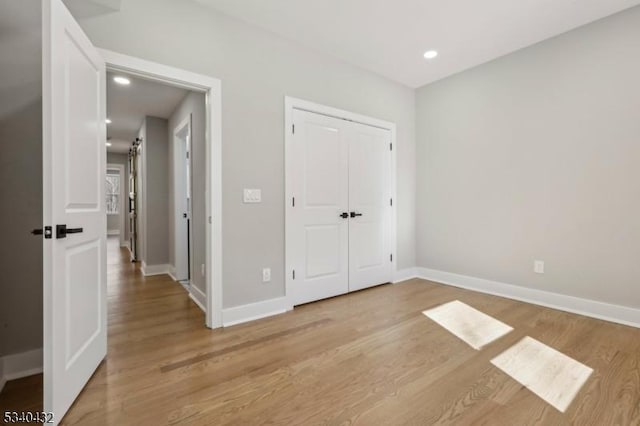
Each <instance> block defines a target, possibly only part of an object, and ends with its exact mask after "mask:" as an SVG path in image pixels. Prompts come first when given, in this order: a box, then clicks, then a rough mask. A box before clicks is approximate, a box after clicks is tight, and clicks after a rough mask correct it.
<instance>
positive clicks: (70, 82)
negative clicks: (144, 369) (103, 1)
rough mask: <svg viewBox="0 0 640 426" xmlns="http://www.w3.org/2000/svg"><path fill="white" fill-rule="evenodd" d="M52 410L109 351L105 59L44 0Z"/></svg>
mask: <svg viewBox="0 0 640 426" xmlns="http://www.w3.org/2000/svg"><path fill="white" fill-rule="evenodd" d="M43 6H44V7H43V177H44V191H43V192H44V195H43V209H44V225H45V226H50V227H51V238H46V239H44V325H45V330H44V411H47V412H49V411H51V412H53V413H54V415H55V418H54V421H55V423H58V422H59V421H60V420H61V419H62V417H63V416H64V414H65V413H66V412H67V410H68V409H69V407H70V406H71V404H72V403H73V401H74V400H75V398H76V397H77V396H78V394H79V393H80V391H81V390H82V388H83V387H84V385H85V384H86V383H87V381H88V380H89V378H90V377H91V375H92V374H93V372H94V371H95V369H96V368H97V367H98V365H99V364H100V362H101V361H102V359H103V358H104V357H105V355H106V351H107V323H106V320H107V312H106V308H107V304H106V270H105V267H106V253H105V250H106V214H105V212H106V210H105V175H106V174H105V168H106V161H105V157H106V146H105V143H106V128H105V105H106V103H105V64H104V62H103V60H102V58H101V57H100V55H99V54H98V52H97V50H96V49H95V48H94V47H93V46H92V45H91V42H90V41H89V39H88V38H87V37H86V36H85V34H84V33H83V32H82V30H81V29H80V26H79V25H78V24H77V23H76V22H75V21H74V19H73V17H72V16H71V14H70V13H69V11H68V10H67V9H66V8H65V6H64V5H63V4H62V1H61V0H43Z"/></svg>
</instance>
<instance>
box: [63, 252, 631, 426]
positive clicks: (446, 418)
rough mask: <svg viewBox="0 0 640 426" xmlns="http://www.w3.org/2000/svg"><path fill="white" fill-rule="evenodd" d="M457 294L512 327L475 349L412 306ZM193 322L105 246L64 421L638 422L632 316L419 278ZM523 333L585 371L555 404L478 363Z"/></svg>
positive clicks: (181, 301) (174, 287) (172, 288)
mask: <svg viewBox="0 0 640 426" xmlns="http://www.w3.org/2000/svg"><path fill="white" fill-rule="evenodd" d="M110 249H111V250H118V249H117V247H116V248H113V247H112V246H110ZM456 299H457V300H460V301H462V302H464V303H467V304H469V305H471V306H473V307H475V308H476V309H479V310H481V311H483V312H485V313H486V314H488V315H491V316H493V317H494V318H496V319H499V320H500V321H503V322H505V323H507V324H509V325H511V326H512V327H514V331H512V332H511V333H509V334H507V335H506V336H504V337H502V338H501V339H499V340H497V341H495V342H493V343H491V344H489V345H487V346H486V347H485V348H484V349H482V350H481V351H476V350H474V349H472V348H470V347H469V346H468V345H467V344H465V343H464V342H462V341H460V340H458V339H457V338H455V337H454V336H453V335H451V334H450V333H448V332H447V331H445V330H444V329H443V328H441V327H439V326H438V325H436V324H435V323H434V322H433V321H431V320H429V319H428V318H426V317H425V316H424V315H422V314H421V312H422V311H423V310H425V309H428V308H431V307H434V306H436V305H439V304H441V303H444V302H448V301H451V300H456ZM203 323H204V314H203V313H202V312H201V311H200V310H199V309H198V308H197V307H196V306H195V305H194V304H193V303H192V302H190V301H189V299H188V298H187V296H186V294H185V292H184V290H183V289H182V287H181V286H180V285H178V284H176V283H174V282H172V281H171V280H170V279H169V278H168V277H166V276H158V277H149V278H144V277H142V276H141V274H140V272H139V270H138V269H137V267H136V266H134V265H131V264H130V263H128V261H127V260H126V255H125V253H124V251H123V252H121V253H120V259H118V258H117V256H116V257H112V258H111V261H110V264H109V352H108V357H107V359H106V360H105V362H104V363H103V364H102V365H101V366H100V368H99V369H98V371H97V372H96V373H95V375H94V377H93V378H92V379H91V381H90V382H89V384H88V386H87V387H86V389H85V390H84V391H83V392H82V394H81V395H80V397H79V398H78V400H77V401H76V403H75V404H74V406H73V407H72V409H71V410H70V412H69V413H68V415H67V416H66V417H65V422H64V423H65V424H77V425H103V424H110V425H162V424H179V423H181V424H189V425H192V424H193V425H225V424H229V425H258V424H304V425H309V424H332V425H333V424H336V425H337V424H340V425H342V424H360V425H385V424H389V425H402V424H415V425H427V424H461V425H468V424H487V425H510V426H511V425H563V424H576V425H639V424H640V330H638V329H634V328H631V327H625V326H621V325H616V324H612V323H607V322H603V321H598V320H594V319H589V318H586V317H581V316H578V315H573V314H568V313H563V312H559V311H555V310H552V309H546V308H542V307H538V306H533V305H528V304H525V303H520V302H515V301H511V300H507V299H502V298H498V297H493V296H487V295H483V294H478V293H474V292H470V291H465V290H460V289H456V288H452V287H447V286H443V285H439V284H435V283H431V282H425V281H420V280H411V281H408V282H406V283H403V284H397V285H387V286H381V287H377V288H374V289H369V290H366V291H362V292H358V293H354V294H350V295H346V296H342V297H338V298H334V299H329V300H326V301H322V302H318V303H313V304H309V305H305V306H301V307H298V308H296V309H295V310H294V311H293V312H290V313H287V314H284V315H279V316H275V317H271V318H268V319H264V320H260V321H255V322H252V323H248V324H243V325H239V326H235V327H230V328H226V329H220V330H215V331H211V330H207V329H205V328H204V326H203ZM527 335H528V336H531V337H533V338H535V339H537V340H539V341H541V342H543V343H545V344H547V345H549V346H552V347H554V348H556V349H558V350H560V351H562V352H564V353H565V354H567V355H568V356H571V357H573V358H574V359H576V360H578V361H580V362H582V363H584V364H586V365H588V366H590V367H592V368H593V369H594V370H595V371H594V373H593V375H592V376H591V377H590V379H589V380H588V381H587V383H586V384H585V386H584V387H583V388H582V390H581V391H580V393H579V394H578V396H577V398H576V399H575V400H574V402H573V404H572V405H571V406H570V407H569V409H568V410H567V412H566V413H564V414H562V413H560V412H558V411H557V410H555V409H554V408H553V407H551V406H550V405H548V404H547V403H545V402H544V401H542V400H541V399H539V398H538V397H537V396H535V395H534V394H533V393H531V392H530V391H529V390H527V389H526V388H524V387H522V386H521V385H520V384H518V383H517V382H515V381H514V380H513V379H511V378H510V377H509V376H507V375H505V374H504V373H502V372H501V371H500V370H498V369H497V368H496V367H494V366H493V365H491V363H490V360H491V359H492V358H493V357H495V356H496V355H498V354H500V353H501V352H502V351H504V350H506V349H507V348H509V347H510V346H511V345H513V344H515V343H516V342H518V341H519V340H520V339H521V338H522V337H524V336H527Z"/></svg>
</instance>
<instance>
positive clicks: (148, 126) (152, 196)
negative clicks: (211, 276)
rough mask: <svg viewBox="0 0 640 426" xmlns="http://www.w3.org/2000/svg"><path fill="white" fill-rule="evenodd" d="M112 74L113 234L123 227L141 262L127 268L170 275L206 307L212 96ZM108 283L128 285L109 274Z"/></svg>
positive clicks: (132, 255)
mask: <svg viewBox="0 0 640 426" xmlns="http://www.w3.org/2000/svg"><path fill="white" fill-rule="evenodd" d="M106 78H107V93H106V95H107V120H106V121H107V162H108V164H109V165H110V166H108V167H107V173H106V188H107V189H106V194H105V196H106V202H105V203H106V206H107V209H106V210H107V224H108V236H109V237H110V238H114V237H115V236H116V235H120V231H119V228H120V227H122V228H123V229H122V232H123V233H125V234H127V233H128V235H125V237H128V238H121V241H123V242H126V241H129V243H128V244H124V246H125V248H128V249H129V256H128V258H129V259H130V260H131V261H132V262H133V263H135V264H136V265H135V266H136V267H135V268H133V269H130V268H127V267H126V265H123V267H122V268H121V269H120V271H121V273H122V272H123V271H129V272H130V273H131V275H132V277H133V276H135V275H136V274H137V275H141V276H142V277H144V278H146V277H156V276H161V275H164V276H165V277H166V278H169V277H171V278H172V279H173V281H175V282H176V284H180V285H182V287H183V288H184V290H185V293H184V294H185V297H186V298H189V299H191V300H192V301H193V302H194V303H195V304H196V305H197V306H198V307H200V308H201V309H202V311H204V312H206V305H207V296H206V295H207V283H206V269H207V268H206V252H207V247H206V239H205V235H206V228H207V215H206V189H205V188H206V177H207V173H206V97H205V95H204V94H203V93H200V92H196V91H191V90H188V89H185V88H182V87H176V86H174V85H171V84H167V83H166V82H163V81H152V80H148V79H145V78H141V77H139V76H137V75H133V74H131V73H128V72H122V71H117V72H114V71H107V77H106ZM125 186H126V187H127V188H124V187H125ZM125 190H126V194H127V196H126V198H127V203H126V204H127V206H128V211H127V212H125V211H124V208H123V205H124V203H123V201H122V200H123V198H124V192H125ZM125 213H126V214H127V215H128V221H125V220H124V214H125ZM116 219H117V220H116ZM126 222H128V223H129V229H127V227H126V225H125V224H126ZM107 253H108V256H114V257H115V259H113V260H112V259H109V265H112V264H113V263H116V260H123V259H125V258H127V256H122V254H121V253H119V252H117V251H113V250H107ZM194 265H197V271H198V273H193V271H194V269H195V268H194ZM144 278H141V279H140V280H137V281H133V283H134V284H132V285H135V283H144V282H145V280H144ZM108 285H109V286H110V288H111V286H112V285H113V286H116V287H118V286H121V285H122V283H121V282H120V281H117V280H116V281H114V282H111V280H109V279H108ZM121 290H122V289H119V290H116V289H114V291H118V292H120V291H121Z"/></svg>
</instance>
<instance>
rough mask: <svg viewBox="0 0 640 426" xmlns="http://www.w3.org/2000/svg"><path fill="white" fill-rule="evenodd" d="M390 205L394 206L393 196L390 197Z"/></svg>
mask: <svg viewBox="0 0 640 426" xmlns="http://www.w3.org/2000/svg"><path fill="white" fill-rule="evenodd" d="M389 205H390V206H392V207H393V198H389Z"/></svg>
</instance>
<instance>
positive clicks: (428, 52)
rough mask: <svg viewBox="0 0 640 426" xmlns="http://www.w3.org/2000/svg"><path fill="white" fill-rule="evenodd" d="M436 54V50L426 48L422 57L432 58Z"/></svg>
mask: <svg viewBox="0 0 640 426" xmlns="http://www.w3.org/2000/svg"><path fill="white" fill-rule="evenodd" d="M436 56H438V51H437V50H427V51H426V52H424V58H425V59H433V58H435V57H436Z"/></svg>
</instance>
